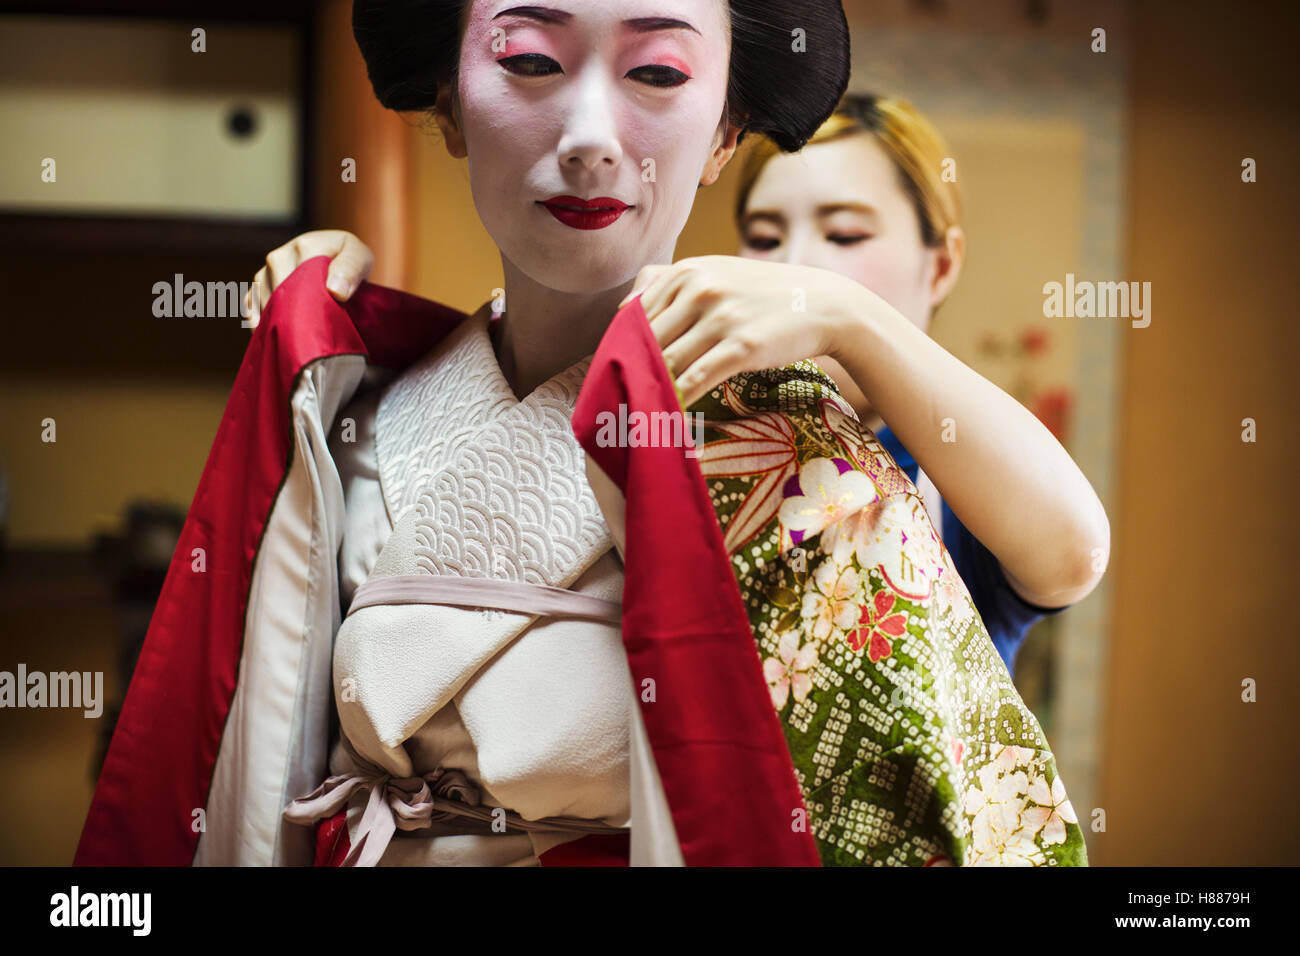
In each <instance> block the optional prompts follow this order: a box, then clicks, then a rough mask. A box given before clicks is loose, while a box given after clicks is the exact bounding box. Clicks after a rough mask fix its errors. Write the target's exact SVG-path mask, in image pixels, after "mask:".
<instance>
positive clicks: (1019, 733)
mask: <svg viewBox="0 0 1300 956" xmlns="http://www.w3.org/2000/svg"><path fill="white" fill-rule="evenodd" d="M690 411H691V412H693V413H697V414H698V413H702V414H703V415H704V416H705V418H706V425H705V429H704V440H705V446H704V448H703V450H702V453H701V455H700V459H699V464H700V468H701V471H702V472H703V474H704V478H705V482H706V484H707V485H708V489H709V494H710V496H711V498H712V499H713V504H714V507H715V509H716V511H717V514H718V515H719V521H720V524H721V526H722V530H723V533H724V541H725V545H726V549H727V552H728V554H729V555H730V556H731V561H732V570H733V572H734V573H735V576H736V580H737V582H738V583H739V585H740V591H741V595H742V597H743V599H744V601H745V604H746V607H747V609H748V612H749V616H750V625H751V627H752V629H753V632H754V634H755V636H756V639H757V640H758V645H759V653H760V655H761V657H762V659H763V673H764V676H765V677H766V679H767V682H768V685H769V687H770V690H771V694H772V704H773V706H774V707H775V708H776V709H777V712H778V714H779V716H780V719H781V723H782V726H783V728H784V731H785V736H786V741H787V743H788V745H789V748H790V754H791V757H792V759H793V763H794V768H795V774H796V777H797V778H798V781H799V786H800V789H801V790H802V793H803V797H804V802H805V805H806V807H807V809H808V813H809V815H810V829H812V831H813V835H814V837H815V839H816V842H817V846H818V850H819V852H820V855H821V859H822V862H823V863H824V864H826V865H859V864H871V865H876V866H880V865H891V866H915V865H925V866H933V865H943V866H951V865H959V866H961V865H981V864H982V865H1023V866H1061V865H1074V866H1084V865H1087V854H1086V850H1085V847H1084V840H1083V832H1082V830H1081V829H1080V827H1079V825H1078V818H1077V815H1076V813H1075V810H1074V808H1073V807H1072V806H1071V805H1070V801H1069V799H1068V798H1067V796H1066V793H1065V787H1064V785H1063V783H1062V781H1061V779H1060V777H1059V776H1058V775H1057V772H1056V763H1055V759H1054V758H1053V756H1052V753H1051V751H1050V749H1049V748H1048V744H1047V740H1046V738H1045V737H1044V736H1043V731H1042V728H1041V727H1040V726H1039V724H1038V721H1037V720H1036V719H1035V717H1034V715H1033V714H1032V713H1031V712H1030V711H1029V709H1028V708H1027V707H1026V706H1025V704H1024V702H1023V701H1022V700H1021V699H1020V695H1019V694H1018V693H1017V692H1016V689H1015V686H1014V685H1013V684H1012V681H1011V677H1010V675H1009V674H1008V673H1007V669H1006V667H1005V666H1004V665H1003V663H1002V661H1001V659H1000V658H999V657H998V654H997V651H996V650H995V648H994V646H993V643H992V641H991V640H990V638H989V636H988V633H987V631H986V630H985V628H984V624H983V622H982V621H981V620H980V618H979V615H978V613H977V612H976V610H975V606H974V603H973V602H972V600H971V597H970V594H969V592H968V591H967V590H966V587H965V585H964V584H963V583H962V581H961V579H960V577H958V575H957V572H956V570H955V569H954V567H953V563H952V558H951V556H950V555H949V554H948V550H947V548H945V547H944V545H943V542H942V541H941V540H940V538H939V536H938V535H937V534H936V533H935V530H934V528H933V526H932V525H931V522H930V519H929V517H928V515H927V513H926V511H925V507H924V505H923V503H922V499H921V497H920V495H919V494H918V492H917V489H916V487H915V486H914V485H913V484H912V482H911V480H910V479H909V478H908V477H907V475H906V474H905V473H904V472H903V471H902V469H900V468H899V467H898V466H897V464H896V463H895V462H894V460H893V458H891V457H890V455H889V454H888V452H886V451H885V449H884V448H883V447H882V446H881V444H880V442H879V441H877V440H876V438H875V436H874V435H873V434H872V433H871V432H870V431H869V430H867V429H865V428H864V427H863V426H862V425H861V424H860V423H859V422H858V420H857V417H856V415H854V414H853V412H852V410H851V409H850V408H849V406H848V404H847V403H846V402H845V400H844V399H843V398H842V397H841V396H840V395H839V393H838V391H837V389H836V388H835V386H834V383H833V382H832V381H831V380H830V379H829V378H828V377H827V376H826V375H825V373H824V372H822V371H821V369H819V368H818V367H817V366H816V365H815V364H813V363H812V362H810V361H805V362H799V363H797V364H795V365H792V366H789V367H788V368H785V369H779V370H770V371H766V372H757V373H747V374H744V375H740V376H736V377H734V378H732V379H731V380H729V381H728V382H726V383H724V384H723V385H722V386H720V387H719V388H717V389H715V390H714V391H713V392H712V393H711V394H710V395H708V396H706V397H705V398H703V399H701V400H700V401H699V402H697V403H696V404H694V405H693V406H691V409H690Z"/></svg>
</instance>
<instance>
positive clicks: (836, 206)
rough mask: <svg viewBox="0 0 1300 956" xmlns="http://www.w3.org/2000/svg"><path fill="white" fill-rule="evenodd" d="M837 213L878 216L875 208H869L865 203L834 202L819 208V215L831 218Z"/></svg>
mask: <svg viewBox="0 0 1300 956" xmlns="http://www.w3.org/2000/svg"><path fill="white" fill-rule="evenodd" d="M837 212H860V213H864V214H866V215H868V216H875V215H878V212H877V210H876V208H875V207H874V206H868V205H867V204H866V203H864V202H834V203H824V204H823V205H820V206H818V207H817V215H819V216H829V215H831V214H832V213H837Z"/></svg>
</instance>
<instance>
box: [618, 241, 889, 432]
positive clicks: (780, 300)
mask: <svg viewBox="0 0 1300 956" xmlns="http://www.w3.org/2000/svg"><path fill="white" fill-rule="evenodd" d="M632 290H633V291H632V292H630V293H628V295H627V297H626V298H625V299H624V300H623V302H622V303H620V308H621V307H622V306H623V305H625V304H626V303H628V302H629V301H631V300H632V299H633V298H635V297H636V296H637V295H640V296H641V305H642V307H643V308H644V309H645V313H646V318H647V319H649V320H650V328H651V330H652V331H653V332H654V334H655V338H656V339H657V340H658V342H659V346H660V348H662V349H663V352H664V361H665V362H666V363H667V365H668V370H669V372H670V373H672V375H673V376H674V377H675V378H676V381H677V387H678V388H679V389H680V390H681V392H682V402H683V405H684V406H686V407H689V406H691V405H692V404H694V403H695V402H696V401H698V400H699V399H701V398H703V397H704V396H705V395H707V394H708V392H709V390H710V389H712V388H714V387H715V386H717V385H719V384H721V383H722V382H724V381H726V380H727V379H729V378H731V377H732V376H733V375H737V374H739V373H741V372H753V371H759V370H761V369H768V368H782V367H784V366H786V365H789V364H790V363H792V362H797V361H799V360H800V359H806V358H814V357H818V356H823V355H825V356H829V357H832V358H833V357H835V356H836V354H837V353H838V351H839V350H840V348H841V346H842V345H843V342H844V338H845V337H846V336H848V335H851V334H853V330H854V325H853V324H852V322H851V321H849V317H850V316H851V315H852V313H853V309H854V308H856V309H858V310H859V311H860V310H861V308H862V302H863V300H864V297H867V298H872V299H874V298H875V297H874V296H872V295H871V294H870V293H869V292H867V291H866V290H865V289H864V288H863V287H862V286H860V285H859V284H858V283H856V282H854V281H853V280H851V279H849V278H847V277H845V276H842V275H839V274H838V273H835V272H829V271H827V270H825V269H814V268H812V267H809V266H796V265H788V264H786V263H780V262H764V261H760V260H756V259H743V258H740V257H739V256H698V257H695V258H690V259H682V260H680V261H678V262H675V263H673V264H672V265H670V266H646V267H645V268H644V269H642V270H641V271H640V272H639V273H638V274H637V277H636V281H635V282H634V283H633V284H632ZM877 301H879V300H877ZM850 303H852V305H851V306H850ZM882 304H883V303H882Z"/></svg>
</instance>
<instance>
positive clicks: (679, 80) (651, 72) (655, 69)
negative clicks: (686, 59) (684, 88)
mask: <svg viewBox="0 0 1300 956" xmlns="http://www.w3.org/2000/svg"><path fill="white" fill-rule="evenodd" d="M627 75H628V76H629V77H631V78H632V79H634V80H639V81H641V82H642V83H646V84H648V85H650V86H681V85H682V84H683V83H685V82H686V81H687V80H689V79H690V77H689V76H687V75H686V74H685V73H683V72H682V71H681V70H678V69H674V68H673V67H671V66H663V65H660V64H655V65H653V66H638V67H637V68H636V69H635V70H628V71H627Z"/></svg>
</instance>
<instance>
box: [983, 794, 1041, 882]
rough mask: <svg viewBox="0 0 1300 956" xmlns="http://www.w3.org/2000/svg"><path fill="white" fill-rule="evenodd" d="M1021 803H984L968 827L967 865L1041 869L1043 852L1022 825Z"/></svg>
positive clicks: (1031, 832)
mask: <svg viewBox="0 0 1300 956" xmlns="http://www.w3.org/2000/svg"><path fill="white" fill-rule="evenodd" d="M1024 809H1025V805H1024V801H1023V800H1006V801H1002V802H991V803H988V804H986V805H985V806H984V807H983V808H982V809H981V810H980V811H979V812H978V813H977V814H976V815H975V822H974V824H973V825H972V827H971V844H972V845H971V854H970V857H969V858H968V859H967V861H966V862H967V864H968V865H970V866H1041V865H1042V864H1043V863H1044V862H1045V857H1044V855H1043V851H1042V850H1040V849H1039V848H1038V846H1037V845H1036V844H1035V843H1034V834H1033V831H1032V830H1030V829H1028V828H1027V827H1026V826H1025V822H1024V817H1023V814H1024Z"/></svg>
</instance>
